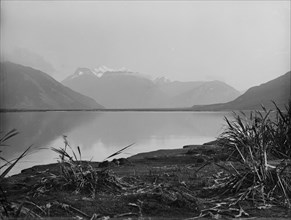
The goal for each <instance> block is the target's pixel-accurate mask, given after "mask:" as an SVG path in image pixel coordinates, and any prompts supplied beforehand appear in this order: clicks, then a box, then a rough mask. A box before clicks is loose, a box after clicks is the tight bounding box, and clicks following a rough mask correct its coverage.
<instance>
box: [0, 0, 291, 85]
mask: <svg viewBox="0 0 291 220" xmlns="http://www.w3.org/2000/svg"><path fill="white" fill-rule="evenodd" d="M1 12H2V13H1V23H2V24H1V50H4V49H2V48H4V46H5V47H7V48H11V47H13V48H23V49H25V50H29V51H30V52H32V53H36V54H38V55H40V56H41V57H42V58H43V59H44V60H46V61H47V62H48V63H50V64H52V66H53V67H54V69H55V72H54V73H53V77H55V78H56V79H57V80H62V79H64V78H65V77H66V76H68V75H70V74H72V73H73V72H74V70H75V68H77V67H98V66H100V65H106V66H108V67H111V68H120V67H126V68H128V69H131V70H133V71H137V72H141V73H144V74H149V75H152V76H153V77H158V76H165V77H167V78H169V79H171V80H180V81H189V80H191V81H195V80H215V79H217V80H222V81H225V82H226V83H228V84H230V85H232V86H233V87H235V88H236V89H238V90H244V89H247V88H249V87H251V86H254V85H258V84H261V83H263V82H266V81H268V80H271V79H273V78H275V77H278V76H280V75H282V74H284V73H285V72H287V71H289V70H290V1H256V2H254V1H201V2H200V1H185V2H181V1H169V2H167V1H161V2H154V1H139V2H131V1H109V2H105V1H88V2H85V1H61V2H59V1H52V2H51V1H31V2H29V1H21V2H17V1H10V2H9V1H1Z"/></svg>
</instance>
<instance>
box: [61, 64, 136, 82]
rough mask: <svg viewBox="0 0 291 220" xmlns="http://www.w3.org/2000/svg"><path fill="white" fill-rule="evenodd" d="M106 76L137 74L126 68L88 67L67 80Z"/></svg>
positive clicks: (79, 70)
mask: <svg viewBox="0 0 291 220" xmlns="http://www.w3.org/2000/svg"><path fill="white" fill-rule="evenodd" d="M104 74H108V75H112V74H123V75H126V74H128V75H131V74H137V73H134V72H132V71H130V70H128V69H126V68H125V67H122V68H119V69H112V68H109V67H106V66H100V67H97V68H91V69H90V68H87V67H79V68H77V69H76V71H75V72H74V74H72V75H70V76H69V77H67V79H65V80H68V79H74V78H77V77H79V76H82V75H87V76H90V75H91V76H96V77H98V78H100V77H102V76H103V75H104Z"/></svg>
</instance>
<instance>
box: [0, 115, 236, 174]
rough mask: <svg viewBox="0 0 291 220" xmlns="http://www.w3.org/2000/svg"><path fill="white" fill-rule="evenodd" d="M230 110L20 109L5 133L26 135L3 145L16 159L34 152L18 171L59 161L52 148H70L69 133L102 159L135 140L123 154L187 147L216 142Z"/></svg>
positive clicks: (89, 155)
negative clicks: (22, 153)
mask: <svg viewBox="0 0 291 220" xmlns="http://www.w3.org/2000/svg"><path fill="white" fill-rule="evenodd" d="M230 115H231V114H230V113H226V112H21V113H19V112H15V113H1V114H0V120H1V131H8V130H9V129H12V128H16V129H17V130H18V131H19V132H20V133H19V134H18V135H17V136H15V137H13V138H12V139H10V140H9V141H7V142H6V144H7V145H8V146H5V147H1V148H2V150H3V152H2V155H3V156H4V158H6V159H12V158H15V157H17V155H19V154H21V152H23V151H24V150H25V149H26V148H27V147H28V146H30V145H32V146H33V150H32V151H31V152H30V153H29V155H28V156H26V157H25V158H24V159H23V160H22V161H21V162H19V164H18V165H17V166H16V167H15V168H14V169H13V171H12V173H17V172H20V171H21V170H22V169H25V168H28V167H31V166H33V165H38V164H46V163H52V162H56V161H57V157H58V155H57V154H56V153H55V152H53V151H52V150H51V148H52V147H55V148H58V147H63V146H64V140H63V135H66V136H67V139H68V140H69V143H70V145H71V146H72V147H73V148H74V149H75V150H76V152H77V146H80V148H81V152H82V159H84V160H90V159H92V160H93V161H102V160H104V159H105V158H106V157H107V156H109V155H110V154H112V153H114V152H116V151H117V150H119V149H121V148H123V147H125V146H127V145H129V144H132V143H134V145H133V146H132V147H130V148H129V149H127V150H126V151H125V152H124V153H123V154H121V155H119V157H129V156H131V155H134V154H137V153H140V152H147V151H153V150H158V149H170V148H181V147H183V146H184V145H187V144H202V143H205V142H208V141H212V140H214V139H215V138H216V137H217V136H218V135H219V134H220V133H221V132H222V130H223V126H224V125H225V122H224V116H230Z"/></svg>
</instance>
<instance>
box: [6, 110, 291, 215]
mask: <svg viewBox="0 0 291 220" xmlns="http://www.w3.org/2000/svg"><path fill="white" fill-rule="evenodd" d="M290 119H291V110H290V105H289V107H286V109H285V110H284V111H283V110H280V109H279V108H276V111H270V110H267V109H265V108H262V111H252V112H250V113H244V112H239V113H234V117H233V119H232V120H230V119H227V118H226V123H227V127H226V128H225V130H224V132H223V133H222V134H221V135H220V137H219V138H218V139H217V140H216V141H215V142H212V143H209V144H207V145H202V146H196V145H194V146H190V147H187V148H184V149H177V150H169V151H157V152H151V153H148V154H142V155H136V156H133V157H131V158H128V159H124V158H123V159H113V160H112V161H111V162H109V161H108V160H109V159H111V158H112V157H114V156H117V155H118V154H120V153H121V152H122V151H124V150H126V149H127V148H129V147H131V145H129V146H126V147H125V148H123V149H121V150H120V151H118V152H116V153H115V154H113V155H110V156H109V157H107V158H106V159H105V160H104V161H103V162H101V163H98V162H91V161H83V160H82V154H81V150H80V148H79V147H77V148H76V149H75V148H74V147H72V146H71V145H70V144H69V142H68V140H67V138H66V137H64V143H65V146H64V147H63V148H53V150H54V151H55V152H56V153H57V154H58V155H59V160H58V163H56V164H50V165H43V166H36V167H33V168H30V169H27V170H23V171H22V173H21V174H19V175H15V176H12V177H9V178H5V176H6V175H7V174H8V173H9V171H10V170H11V169H12V167H13V166H14V165H15V164H16V163H17V162H18V161H19V160H20V159H21V158H22V157H23V156H25V154H26V153H27V151H25V152H24V153H23V154H21V155H20V156H19V157H18V158H16V159H15V160H14V161H5V159H4V158H3V157H1V160H4V161H5V163H4V165H3V166H1V168H0V169H1V172H2V174H1V179H0V181H1V194H0V195H1V207H0V217H2V218H5V217H29V218H31V217H50V216H63V217H64V216H65V217H73V216H74V217H77V216H78V217H79V218H80V219H108V218H112V217H114V218H127V217H137V218H138V217H143V218H144V217H147V216H152V217H153V216H154V217H159V216H162V217H176V218H182V217H183V218H187V219H195V218H200V217H211V218H216V219H218V218H225V217H230V218H235V217H250V216H263V217H264V216H265V217H291V212H290V210H291V205H290V199H291V142H290V137H291V125H290ZM16 134H17V132H16V131H15V130H13V132H12V133H8V135H7V134H6V135H4V136H3V138H1V145H3V143H4V142H5V140H7V139H9V138H12V137H13V136H14V135H16ZM28 150H29V149H28Z"/></svg>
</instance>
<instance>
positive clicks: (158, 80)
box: [154, 76, 172, 85]
mask: <svg viewBox="0 0 291 220" xmlns="http://www.w3.org/2000/svg"><path fill="white" fill-rule="evenodd" d="M170 82H172V81H171V80H170V79H168V78H166V77H164V76H162V77H157V78H155V79H154V83H155V84H158V85H162V84H167V83H170Z"/></svg>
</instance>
